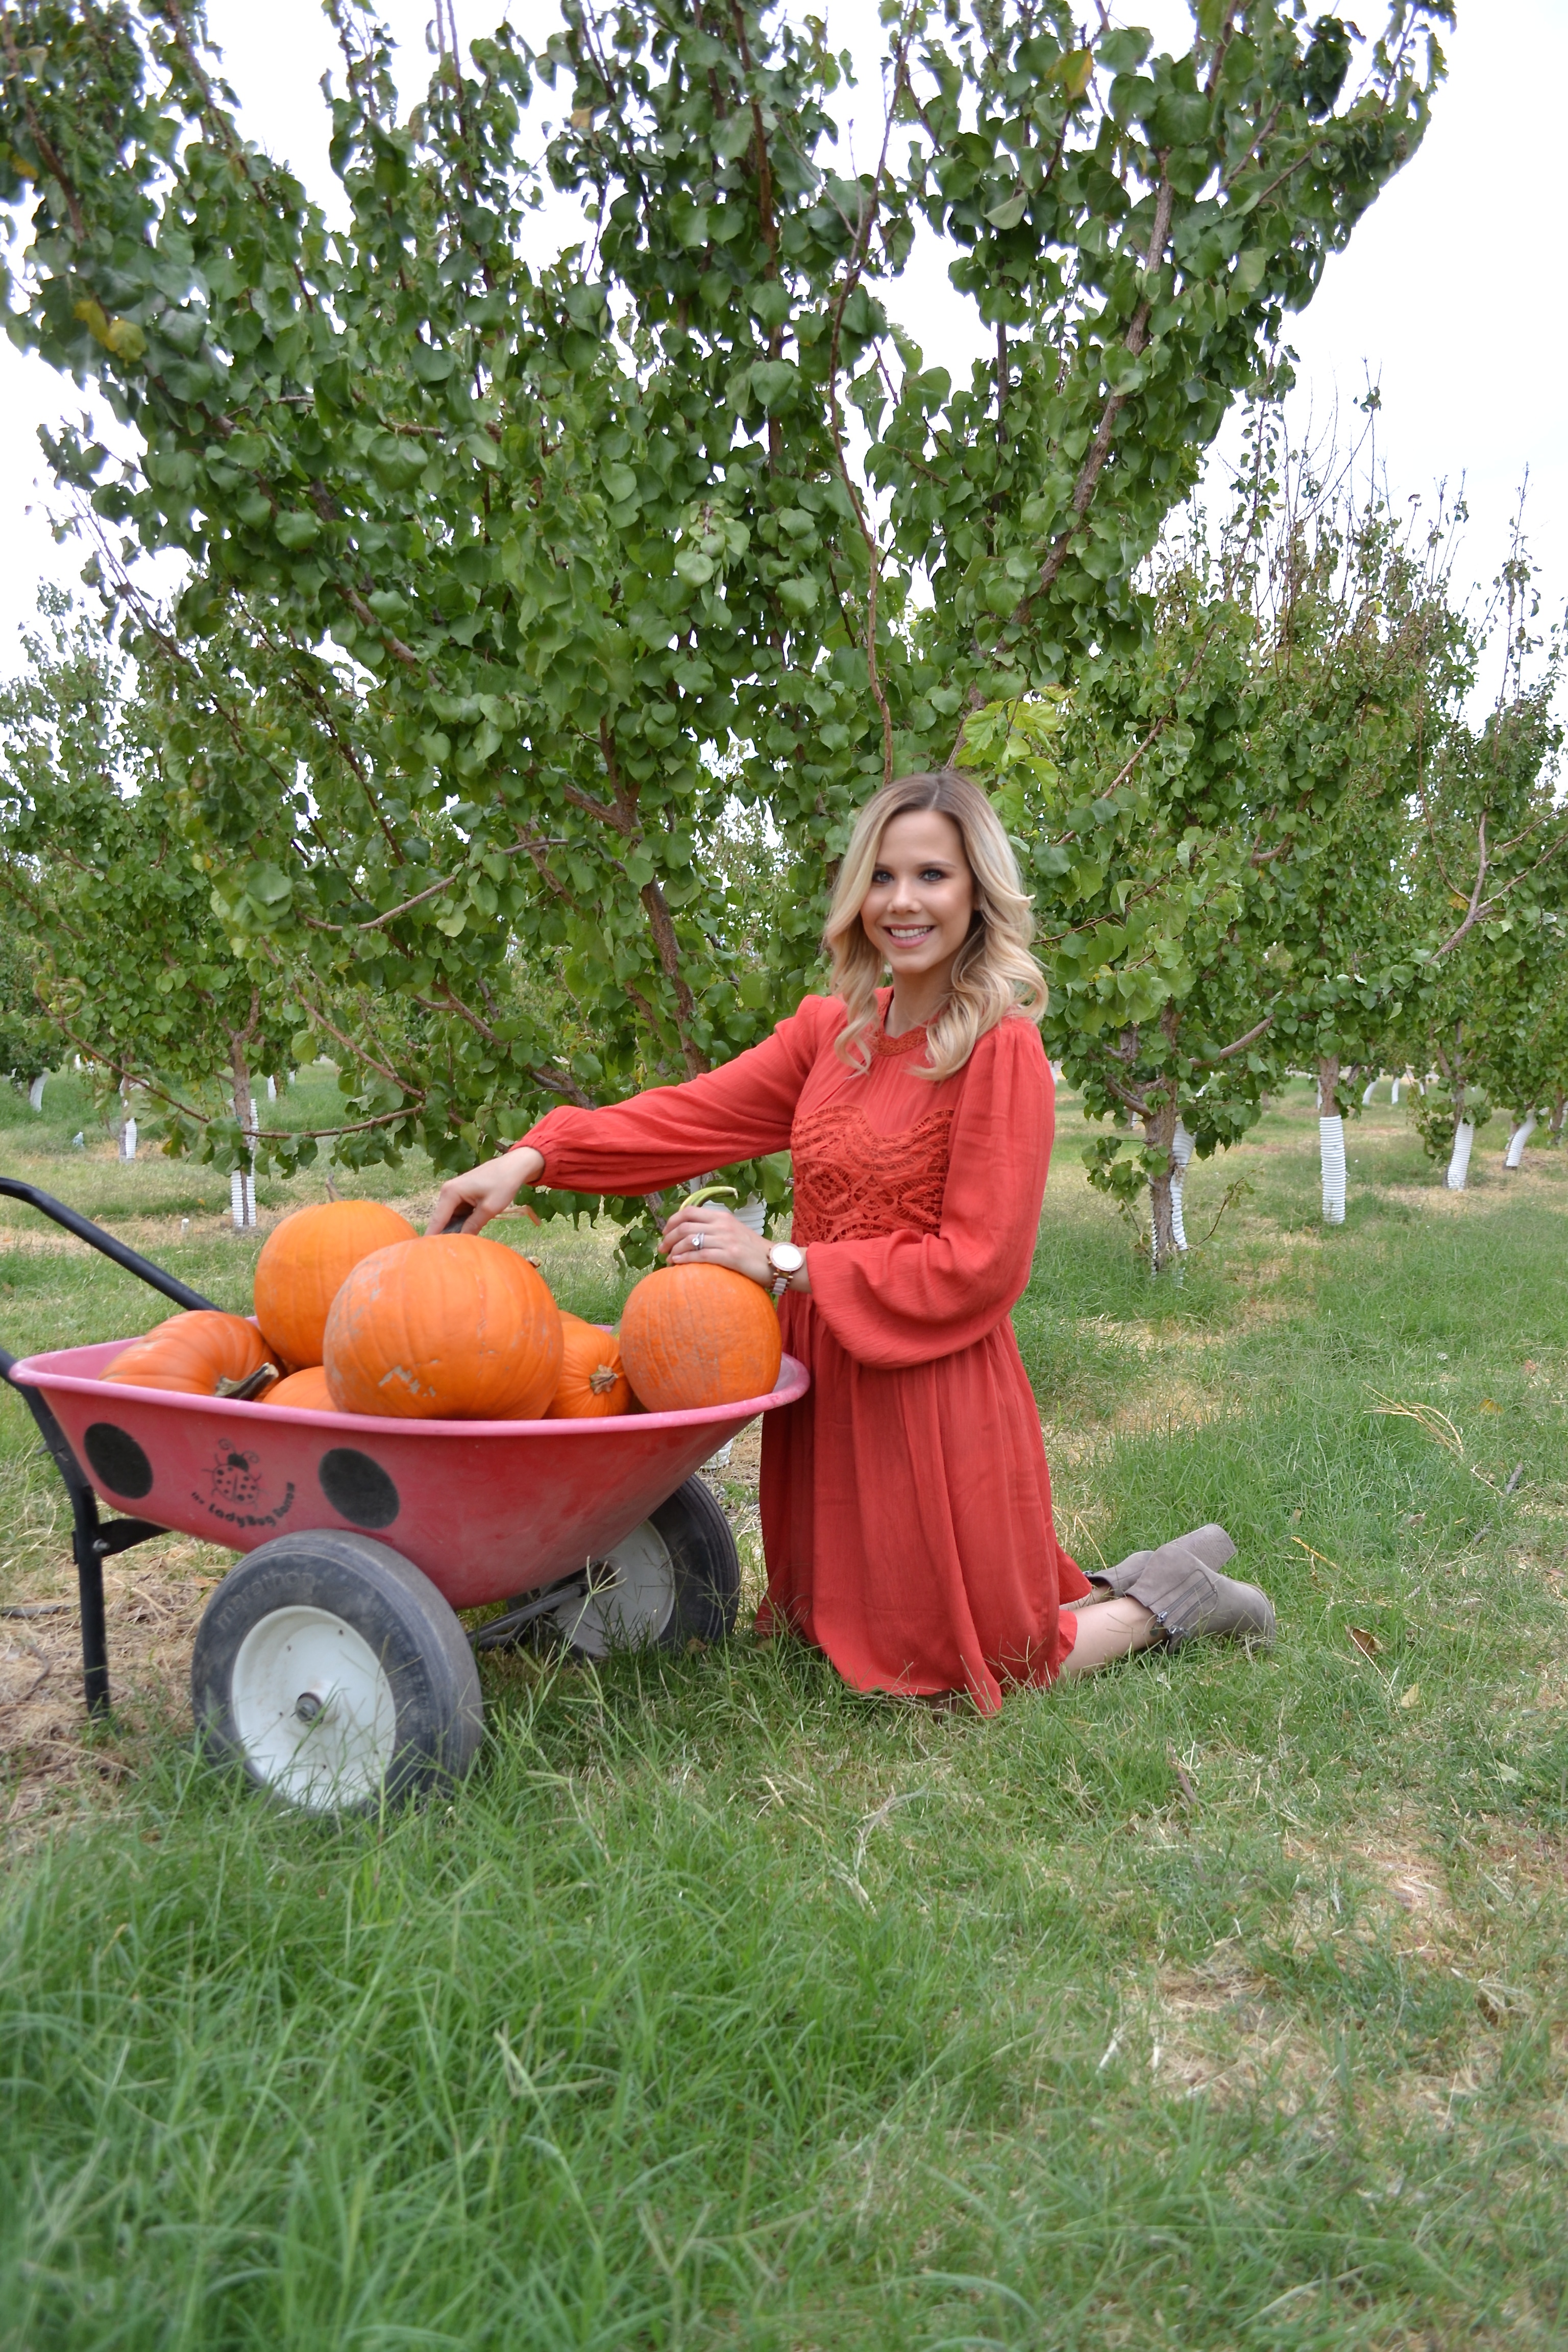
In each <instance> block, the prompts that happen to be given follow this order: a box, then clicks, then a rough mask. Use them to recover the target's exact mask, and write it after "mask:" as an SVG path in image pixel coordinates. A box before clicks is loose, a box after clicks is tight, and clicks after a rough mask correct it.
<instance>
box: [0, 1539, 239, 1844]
mask: <svg viewBox="0 0 1568 2352" xmlns="http://www.w3.org/2000/svg"><path fill="white" fill-rule="evenodd" d="M227 1565H228V1556H227V1554H226V1553H225V1552H219V1551H215V1550H214V1549H213V1548H212V1546H211V1545H209V1544H198V1543H193V1542H190V1541H187V1540H185V1539H184V1538H172V1539H171V1540H170V1541H169V1542H168V1543H166V1544H164V1545H162V1546H160V1547H159V1548H158V1549H157V1550H156V1551H155V1552H153V1551H143V1552H142V1553H141V1554H140V1555H139V1556H138V1557H137V1558H136V1559H135V1561H134V1564H132V1560H131V1559H130V1556H127V1559H126V1564H125V1565H123V1566H121V1567H115V1566H112V1565H111V1566H108V1567H106V1568H105V1570H104V1579H103V1583H104V1613H105V1616H106V1619H107V1621H108V1627H109V1667H110V1694H111V1696H112V1699H113V1706H114V1712H113V1714H112V1716H111V1717H110V1718H109V1719H108V1720H107V1721H104V1722H100V1723H94V1722H93V1721H92V1720H91V1719H90V1718H89V1716H88V1714H87V1710H86V1706H85V1705H84V1703H83V1699H82V1688H81V1633H80V1627H79V1618H78V1612H77V1605H76V1599H75V1583H76V1578H75V1571H74V1569H72V1568H71V1567H70V1566H69V1564H68V1563H67V1564H65V1565H64V1566H62V1567H61V1568H60V1569H59V1570H58V1573H57V1574H56V1576H55V1577H54V1578H53V1579H52V1580H51V1582H52V1585H53V1591H52V1592H50V1593H49V1594H47V1596H46V1597H44V1598H43V1599H42V1600H40V1599H39V1598H38V1597H37V1596H35V1597H34V1598H32V1599H30V1600H29V1601H24V1602H16V1601H13V1602H9V1603H7V1604H6V1605H7V1608H8V1609H16V1608H24V1609H28V1610H38V1609H42V1610H43V1611H46V1612H47V1613H44V1614H38V1615H26V1616H15V1615H6V1616H5V1617H0V1851H8V1852H9V1853H16V1851H18V1850H19V1849H23V1848H26V1846H28V1845H31V1844H32V1843H35V1842H36V1840H37V1837H38V1836H40V1835H41V1834H42V1833H43V1831H44V1829H45V1827H46V1825H47V1823H48V1822H51V1821H53V1820H54V1819H56V1818H57V1817H58V1816H59V1815H60V1814H61V1813H68V1812H73V1811H79V1810H81V1809H82V1808H83V1807H85V1806H89V1805H100V1804H101V1803H102V1802H103V1801H105V1799H109V1800H110V1801H112V1798H113V1795H114V1793H115V1791H116V1790H118V1789H119V1788H120V1787H121V1785H122V1784H123V1783H124V1782H125V1781H127V1780H130V1779H131V1778H132V1776H133V1775H134V1774H135V1772H136V1771H137V1770H138V1769H139V1768H140V1767H141V1766H142V1764H143V1763H144V1762H145V1760H146V1757H147V1753H148V1750H149V1748H150V1747H151V1745H152V1743H153V1740H154V1739H157V1738H165V1737H167V1736H168V1734H169V1733H170V1732H171V1731H177V1730H179V1729H180V1728H181V1727H184V1726H185V1725H186V1724H188V1721H189V1714H190V1697H189V1686H190V1666H191V1646H192V1643H194V1641H195V1630H196V1622H197V1620H198V1619H199V1618H200V1616H201V1613H202V1611H203V1609H204V1608H205V1605H206V1599H207V1595H208V1593H209V1592H210V1591H212V1589H213V1586H214V1585H215V1584H216V1582H217V1581H218V1579H219V1577H220V1576H221V1574H222V1573H223V1570H224V1569H225V1568H226V1566H227ZM62 1604H63V1605H62Z"/></svg>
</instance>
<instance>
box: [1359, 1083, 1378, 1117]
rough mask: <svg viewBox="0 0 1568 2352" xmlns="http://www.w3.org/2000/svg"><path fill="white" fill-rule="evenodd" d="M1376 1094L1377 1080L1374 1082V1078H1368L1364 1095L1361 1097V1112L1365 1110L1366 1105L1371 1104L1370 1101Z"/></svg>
mask: <svg viewBox="0 0 1568 2352" xmlns="http://www.w3.org/2000/svg"><path fill="white" fill-rule="evenodd" d="M1376 1092H1377V1080H1376V1079H1375V1078H1368V1080H1367V1082H1366V1091H1365V1092H1364V1094H1363V1096H1362V1098H1361V1107H1362V1108H1363V1110H1365V1108H1366V1107H1367V1105H1368V1103H1370V1102H1371V1100H1372V1098H1373V1095H1374V1094H1375V1093H1376Z"/></svg>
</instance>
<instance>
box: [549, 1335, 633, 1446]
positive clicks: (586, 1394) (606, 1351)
mask: <svg viewBox="0 0 1568 2352" xmlns="http://www.w3.org/2000/svg"><path fill="white" fill-rule="evenodd" d="M561 1339H562V1355H561V1373H560V1377H559V1379H558V1380H557V1381H556V1383H555V1394H554V1395H553V1396H552V1398H551V1400H550V1407H549V1410H548V1412H546V1414H545V1416H544V1417H545V1419H546V1421H595V1420H597V1419H599V1418H600V1417H601V1416H602V1415H604V1414H606V1413H612V1412H631V1410H632V1384H631V1382H630V1381H628V1380H627V1378H626V1370H625V1367H624V1366H623V1365H622V1362H621V1350H620V1343H619V1341H618V1340H617V1339H616V1335H615V1333H614V1332H613V1331H601V1330H600V1328H599V1327H598V1325H597V1324H596V1323H584V1321H583V1318H582V1317H581V1316H578V1315H566V1314H563V1316H562V1318H561Z"/></svg>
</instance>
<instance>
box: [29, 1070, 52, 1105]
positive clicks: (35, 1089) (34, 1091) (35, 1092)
mask: <svg viewBox="0 0 1568 2352" xmlns="http://www.w3.org/2000/svg"><path fill="white" fill-rule="evenodd" d="M48 1075H49V1074H48V1072H47V1070H40V1071H39V1072H38V1075H37V1077H36V1078H35V1079H34V1080H33V1083H32V1085H31V1086H30V1087H28V1088H27V1108H28V1109H29V1110H36V1111H38V1112H40V1113H41V1112H42V1110H43V1108H44V1081H45V1079H46V1078H47V1076H48Z"/></svg>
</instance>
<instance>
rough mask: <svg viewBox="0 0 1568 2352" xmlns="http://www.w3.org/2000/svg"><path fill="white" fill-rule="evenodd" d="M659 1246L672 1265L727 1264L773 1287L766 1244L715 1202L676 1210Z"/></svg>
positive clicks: (735, 1270)
mask: <svg viewBox="0 0 1568 2352" xmlns="http://www.w3.org/2000/svg"><path fill="white" fill-rule="evenodd" d="M658 1246H659V1248H660V1250H661V1251H662V1252H663V1254H664V1255H665V1256H666V1257H668V1260H669V1262H670V1264H671V1265H727V1266H729V1267H730V1268H731V1271H732V1272H734V1273H736V1274H743V1275H746V1276H749V1277H750V1279H751V1280H752V1282H760V1283H762V1284H763V1286H764V1287H765V1288H767V1289H771V1288H772V1287H773V1280H774V1276H773V1267H772V1266H771V1265H769V1264H768V1245H767V1243H766V1242H765V1241H764V1240H763V1237H762V1235H761V1234H754V1233H753V1232H752V1229H751V1227H750V1225H743V1224H742V1223H741V1220H740V1218H739V1217H736V1216H732V1215H731V1213H730V1211H729V1210H728V1209H721V1207H720V1206H719V1205H718V1203H717V1202H713V1201H704V1202H700V1203H699V1204H698V1206H697V1207H695V1208H682V1209H677V1211H676V1213H675V1214H674V1216H673V1217H671V1219H670V1221H669V1223H668V1224H667V1225H666V1227H665V1229H664V1231H663V1233H662V1234H660V1236H659V1244H658Z"/></svg>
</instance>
